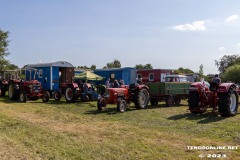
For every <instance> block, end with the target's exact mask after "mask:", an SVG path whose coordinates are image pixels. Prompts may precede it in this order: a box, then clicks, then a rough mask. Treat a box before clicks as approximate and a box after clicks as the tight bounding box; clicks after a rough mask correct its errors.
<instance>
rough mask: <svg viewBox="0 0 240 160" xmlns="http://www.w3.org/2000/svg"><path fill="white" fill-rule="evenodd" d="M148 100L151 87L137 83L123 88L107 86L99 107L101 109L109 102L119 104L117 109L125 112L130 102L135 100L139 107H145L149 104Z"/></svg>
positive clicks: (100, 97) (101, 96)
mask: <svg viewBox="0 0 240 160" xmlns="http://www.w3.org/2000/svg"><path fill="white" fill-rule="evenodd" d="M148 101H149V88H148V87H147V86H145V85H139V84H137V83H136V84H130V86H122V88H107V89H106V91H105V93H104V94H102V95H100V96H99V98H98V103H97V108H98V110H100V111H101V110H103V109H104V108H106V105H107V104H117V110H118V111H119V112H125V111H126V108H127V106H129V105H130V102H133V103H134V104H135V107H136V108H137V109H143V108H146V107H147V106H148Z"/></svg>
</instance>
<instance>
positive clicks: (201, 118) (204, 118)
mask: <svg viewBox="0 0 240 160" xmlns="http://www.w3.org/2000/svg"><path fill="white" fill-rule="evenodd" d="M167 119H169V120H180V119H187V120H195V121H197V123H199V124H207V123H213V122H217V121H221V120H224V119H226V117H220V116H219V115H218V114H213V113H211V112H207V113H204V114H192V113H185V114H179V115H174V116H171V117H168V118H167Z"/></svg>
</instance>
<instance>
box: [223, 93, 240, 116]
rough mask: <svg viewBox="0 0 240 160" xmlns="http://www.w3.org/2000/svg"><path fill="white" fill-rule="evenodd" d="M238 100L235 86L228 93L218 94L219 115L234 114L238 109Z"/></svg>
mask: <svg viewBox="0 0 240 160" xmlns="http://www.w3.org/2000/svg"><path fill="white" fill-rule="evenodd" d="M238 101H239V100H238V93H237V91H236V89H235V88H234V89H233V90H232V91H229V92H228V93H221V94H219V103H218V111H219V113H220V114H221V116H222V117H230V116H235V115H236V114H237V110H238Z"/></svg>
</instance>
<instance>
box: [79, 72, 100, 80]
mask: <svg viewBox="0 0 240 160" xmlns="http://www.w3.org/2000/svg"><path fill="white" fill-rule="evenodd" d="M74 78H75V79H82V80H98V81H101V80H102V79H103V78H104V77H102V76H99V75H97V74H95V73H93V72H90V71H85V72H83V73H81V74H78V75H75V76H74Z"/></svg>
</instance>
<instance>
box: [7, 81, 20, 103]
mask: <svg viewBox="0 0 240 160" xmlns="http://www.w3.org/2000/svg"><path fill="white" fill-rule="evenodd" d="M15 85H16V84H13V83H11V84H10V85H9V88H8V97H9V99H11V100H18V98H19V93H18V90H17V89H16V88H15V87H16V86H15Z"/></svg>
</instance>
